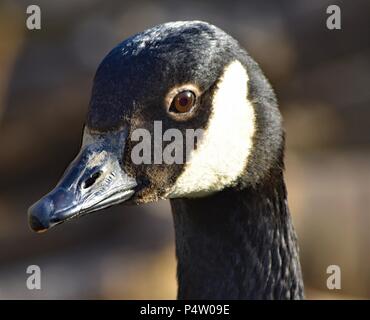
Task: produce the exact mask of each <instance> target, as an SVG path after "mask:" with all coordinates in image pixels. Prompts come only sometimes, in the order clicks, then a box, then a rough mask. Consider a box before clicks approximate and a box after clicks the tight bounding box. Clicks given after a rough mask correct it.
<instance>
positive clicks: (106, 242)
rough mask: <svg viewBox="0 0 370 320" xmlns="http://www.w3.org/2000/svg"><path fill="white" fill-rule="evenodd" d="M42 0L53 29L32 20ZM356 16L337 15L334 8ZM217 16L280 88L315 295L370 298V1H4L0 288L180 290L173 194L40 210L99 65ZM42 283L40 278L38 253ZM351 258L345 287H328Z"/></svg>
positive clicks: (74, 293)
mask: <svg viewBox="0 0 370 320" xmlns="http://www.w3.org/2000/svg"><path fill="white" fill-rule="evenodd" d="M30 4H38V5H39V6H40V7H41V11H42V29H41V30H39V31H37V30H36V31H30V30H28V29H27V28H26V25H25V20H26V17H27V15H26V7H27V5H30ZM330 4H337V5H339V6H340V8H341V10H342V30H334V31H330V30H328V29H327V28H326V18H327V16H328V15H327V14H326V8H327V6H328V5H330ZM195 19H199V20H205V21H208V22H211V23H213V24H216V25H217V26H219V27H221V28H222V29H224V30H225V31H227V32H228V33H230V34H232V35H233V36H234V37H235V38H237V39H238V40H239V41H240V42H241V44H242V45H243V46H244V47H245V48H246V49H247V50H248V51H249V52H250V53H251V55H252V56H253V57H254V58H255V59H256V61H257V62H258V63H260V65H261V66H262V69H263V70H264V71H265V73H266V75H267V76H268V78H269V79H270V80H271V82H272V84H273V86H274V88H275V89H276V92H277V95H278V98H279V101H280V106H281V110H282V113H283V115H284V118H285V127H286V131H287V160H286V162H287V170H286V177H287V184H288V190H289V202H290V206H291V211H292V214H293V219H294V222H295V226H296V229H297V233H298V236H299V241H300V247H301V260H302V265H303V273H304V279H305V285H306V295H307V298H310V299H326V298H333V299H342V298H348V299H352V298H370V254H369V246H370V232H369V230H370V214H369V208H370V170H369V169H370V90H369V85H370V42H369V39H370V37H369V30H370V2H369V1H367V0H357V1H327V0H314V1H313V0H299V1H294V0H291V1H285V0H279V1H276V0H267V1H266V0H265V1H258V0H247V1H245V0H244V1H202V2H200V1H196V0H187V1H173V0H168V1H128V0H125V1H122V0H117V1H113V0H111V1H106V0H104V1H103V0H91V1H88V0H70V1H46V0H44V1H5V0H2V1H1V2H0V298H2V299H8V298H24V299H39V298H51V299H59V298H72V299H78V298H79V299H81V298H87V299H89V298H104V299H110V298H113V299H129V298H130V299H140V298H146V299H152V298H158V299H162V298H169V299H173V298H175V297H176V281H175V266H176V262H175V253H174V235H173V230H172V229H173V226H172V217H171V214H170V208H169V203H167V202H160V203H157V204H153V205H145V206H142V207H131V208H127V207H122V206H118V207H115V208H111V209H108V210H104V211H102V212H98V213H96V214H93V215H90V216H89V217H87V218H83V219H80V220H76V221H73V222H70V223H68V224H64V225H63V226H61V227H59V228H55V229H53V230H52V231H50V232H48V233H46V234H42V235H36V234H34V233H32V232H31V231H30V229H29V228H28V225H27V218H26V210H27V208H28V206H29V205H30V204H32V203H33V202H34V201H35V200H37V199H38V198H39V197H40V196H41V195H43V194H45V193H46V192H47V191H49V190H50V189H51V188H52V187H53V186H54V185H55V183H56V182H57V180H58V178H59V177H60V176H61V174H62V173H63V171H64V169H65V167H66V165H67V164H68V163H69V161H70V160H71V159H72V158H73V157H74V155H75V154H76V153H77V151H78V149H79V146H80V139H81V132H82V125H83V121H84V117H85V113H86V110H87V105H88V101H89V95H90V90H91V84H92V79H93V76H94V72H95V70H96V67H97V65H98V63H99V61H100V60H101V59H102V58H103V56H104V55H105V54H106V53H107V52H108V51H109V50H110V49H111V48H112V47H113V46H114V45H115V44H117V43H118V42H120V41H122V40H123V39H125V38H126V37H128V36H130V35H132V34H134V33H137V32H140V31H142V30H144V29H146V28H148V27H150V26H153V25H156V24H159V23H163V22H167V21H175V20H195ZM31 264H37V265H39V266H40V267H41V269H42V290H39V291H37V290H34V291H29V290H27V289H26V277H27V275H26V267H27V266H28V265H31ZM332 264H334V265H339V266H340V267H341V271H342V289H341V290H334V291H331V290H328V289H327V288H326V279H327V277H328V275H327V274H326V268H327V267H328V266H329V265H332Z"/></svg>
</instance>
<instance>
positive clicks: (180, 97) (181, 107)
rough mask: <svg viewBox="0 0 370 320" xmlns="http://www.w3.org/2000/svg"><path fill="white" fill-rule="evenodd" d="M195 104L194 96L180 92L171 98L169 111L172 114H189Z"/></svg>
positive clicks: (187, 92) (188, 91)
mask: <svg viewBox="0 0 370 320" xmlns="http://www.w3.org/2000/svg"><path fill="white" fill-rule="evenodd" d="M194 104H195V94H194V93H193V92H192V91H190V90H186V91H182V92H180V93H178V94H177V95H176V96H175V98H173V100H172V103H171V106H170V109H169V111H170V112H174V113H185V112H189V111H190V110H191V109H192V108H193V106H194Z"/></svg>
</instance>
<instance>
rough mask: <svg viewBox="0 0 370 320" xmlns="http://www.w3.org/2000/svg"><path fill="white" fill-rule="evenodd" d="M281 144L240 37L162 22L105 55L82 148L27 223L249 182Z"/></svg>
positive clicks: (271, 104) (267, 95)
mask: <svg viewBox="0 0 370 320" xmlns="http://www.w3.org/2000/svg"><path fill="white" fill-rule="evenodd" d="M282 145H283V131H282V127H281V117H280V113H279V111H278V108H277V106H276V100H275V96H274V94H273V91H272V89H271V87H270V85H269V83H268V81H267V80H266V78H265V77H264V75H263V74H262V72H261V70H260V69H259V67H258V65H257V64H256V63H255V62H254V61H253V60H252V59H251V58H250V56H249V55H248V54H247V53H246V52H245V51H244V49H242V48H241V47H240V45H239V44H238V42H237V41H236V40H235V39H233V38H232V37H231V36H229V35H228V34H226V33H225V32H223V31H222V30H220V29H219V28H217V27H215V26H212V25H210V24H208V23H205V22H199V21H190V22H173V23H166V24H162V25H159V26H156V27H154V28H151V29H149V30H147V31H145V32H142V33H139V34H137V35H135V36H133V37H131V38H129V39H127V40H125V41H123V42H122V43H120V44H119V45H117V46H116V47H115V48H113V49H112V50H111V51H110V52H109V53H108V54H107V56H106V57H105V58H104V59H103V61H102V62H101V64H100V65H99V67H98V70H97V72H96V75H95V79H94V83H93V89H92V94H91V100H90V104H89V109H88V114H87V118H86V122H85V126H84V133H83V138H82V146H81V150H80V152H79V153H78V155H77V156H76V158H75V159H74V160H73V161H72V163H71V164H70V165H69V167H68V168H67V169H66V171H65V173H64V174H63V176H62V178H61V180H60V181H59V183H58V184H57V186H56V187H55V188H54V189H53V190H52V191H51V192H50V193H48V194H47V195H46V196H44V197H43V198H41V199H40V200H39V201H38V202H36V203H35V204H34V205H33V206H31V207H30V209H29V211H28V215H29V223H30V226H31V228H32V229H33V230H34V231H37V232H41V231H45V230H47V229H48V228H50V227H52V226H55V225H57V224H60V223H62V222H64V221H67V220H69V219H72V218H75V217H80V216H82V215H85V214H88V213H91V212H93V211H97V210H100V209H103V208H106V207H109V206H112V205H115V204H119V203H136V204H138V203H147V202H151V201H155V200H157V199H173V198H183V197H189V198H191V197H204V196H207V195H209V194H212V193H215V192H218V191H220V190H223V189H225V188H233V187H234V188H243V187H245V186H247V185H256V184H258V183H260V181H262V180H263V179H264V178H265V177H266V175H268V172H269V170H270V168H271V167H272V166H274V165H276V164H277V163H278V161H279V154H280V152H281V149H282Z"/></svg>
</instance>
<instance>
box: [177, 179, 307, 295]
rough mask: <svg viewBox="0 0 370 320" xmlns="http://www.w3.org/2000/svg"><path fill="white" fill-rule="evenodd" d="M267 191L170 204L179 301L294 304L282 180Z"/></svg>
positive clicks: (294, 265)
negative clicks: (280, 301)
mask: <svg viewBox="0 0 370 320" xmlns="http://www.w3.org/2000/svg"><path fill="white" fill-rule="evenodd" d="M266 185H274V186H273V187H266V186H262V187H257V188H247V189H242V190H236V189H228V190H224V191H222V192H219V193H217V194H214V195H212V196H208V197H205V198H199V199H175V200H171V206H172V211H173V216H174V224H175V233H176V254H177V259H178V270H177V275H178V281H179V290H178V298H179V299H300V298H303V283H302V277H301V269H300V263H299V257H298V248H297V242H296V236H295V232H294V230H293V226H292V222H291V217H290V214H289V210H288V207H287V201H286V190H285V184H284V181H283V178H282V176H281V178H280V179H278V180H277V181H275V183H273V184H271V183H269V184H266Z"/></svg>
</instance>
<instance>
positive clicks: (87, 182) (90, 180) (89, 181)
mask: <svg viewBox="0 0 370 320" xmlns="http://www.w3.org/2000/svg"><path fill="white" fill-rule="evenodd" d="M101 174H102V172H101V171H98V172H95V173H94V174H93V175H91V176H90V177H89V178H87V179H86V180H85V182H84V183H83V186H82V187H83V188H84V189H87V188H90V187H91V186H92V185H93V184H94V183H95V181H96V180H97V179H98V178H99V177H100V176H101Z"/></svg>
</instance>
